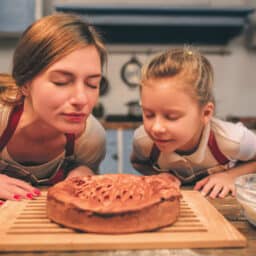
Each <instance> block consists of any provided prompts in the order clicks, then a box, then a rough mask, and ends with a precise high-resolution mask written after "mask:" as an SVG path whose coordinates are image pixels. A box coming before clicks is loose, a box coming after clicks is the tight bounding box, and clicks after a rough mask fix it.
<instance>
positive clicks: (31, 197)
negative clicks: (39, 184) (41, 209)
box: [26, 193, 34, 199]
mask: <svg viewBox="0 0 256 256" xmlns="http://www.w3.org/2000/svg"><path fill="white" fill-rule="evenodd" d="M26 197H27V198H28V199H33V198H34V196H33V194H31V193H27V194H26Z"/></svg>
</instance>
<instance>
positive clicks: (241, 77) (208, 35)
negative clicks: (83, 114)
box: [0, 0, 256, 173]
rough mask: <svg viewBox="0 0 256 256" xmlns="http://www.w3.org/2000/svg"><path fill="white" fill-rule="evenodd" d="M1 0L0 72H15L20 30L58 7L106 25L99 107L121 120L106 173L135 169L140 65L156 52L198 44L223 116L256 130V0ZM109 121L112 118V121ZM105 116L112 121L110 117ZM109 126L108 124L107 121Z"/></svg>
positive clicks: (112, 134) (112, 133) (100, 113)
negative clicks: (132, 154)
mask: <svg viewBox="0 0 256 256" xmlns="http://www.w3.org/2000/svg"><path fill="white" fill-rule="evenodd" d="M127 2H128V1H127V0H116V1H114V0H94V1H91V0H80V1H71V0H45V1H43V0H1V1H0V72H10V70H11V59H12V54H13V50H14V48H15V46H16V44H17V40H18V37H19V35H20V33H21V32H22V31H23V30H24V29H25V28H26V27H27V26H28V25H29V24H30V23H31V22H33V21H34V20H36V19H38V18H40V17H42V16H44V15H47V14H50V13H52V12H54V11H64V12H75V13H77V14H80V15H82V16H83V17H84V18H85V19H86V20H88V21H89V22H91V23H93V24H95V25H96V26H98V27H99V29H101V30H102V33H103V37H104V38H105V41H106V43H107V47H108V50H109V61H108V67H107V69H106V71H105V83H104V86H103V87H102V90H101V96H100V99H99V104H98V106H97V108H95V111H94V114H95V115H96V116H97V117H98V118H100V119H102V120H107V121H109V122H110V121H111V122H113V121H114V122H116V123H119V125H117V126H116V127H115V128H117V127H118V128H119V129H117V130H116V129H108V130H107V142H108V144H107V155H106V158H105V160H104V162H103V164H102V165H101V172H102V173H104V172H116V171H123V172H129V173H136V172H135V171H134V170H133V169H132V167H131V165H130V163H129V155H130V151H131V138H132V133H133V129H122V128H123V127H122V126H121V123H120V121H129V122H133V121H138V120H140V118H141V117H140V109H139V107H138V100H139V93H138V84H137V83H138V78H139V68H140V66H141V64H143V62H145V61H146V59H147V58H148V57H150V56H151V55H152V54H154V53H156V52H158V51H160V50H163V49H166V48H168V47H175V46H182V45H184V44H193V45H194V46H196V47H198V48H199V49H200V50H201V51H203V52H204V53H205V54H206V56H207V57H208V58H209V60H210V61H211V63H212V65H213V67H214V70H215V97H216V104H217V109H216V116H218V117H220V118H222V119H232V120H234V121H237V120H242V121H244V122H245V124H246V125H248V126H249V127H250V128H252V129H256V121H255V120H256V84H255V83H256V82H255V80H256V75H255V72H256V15H255V12H254V8H256V0H212V1H211V0H182V1H181V0H180V1H178V0H158V1H155V0H129V3H127ZM107 123H108V122H107ZM107 123H106V122H105V124H107ZM106 126H107V125H106Z"/></svg>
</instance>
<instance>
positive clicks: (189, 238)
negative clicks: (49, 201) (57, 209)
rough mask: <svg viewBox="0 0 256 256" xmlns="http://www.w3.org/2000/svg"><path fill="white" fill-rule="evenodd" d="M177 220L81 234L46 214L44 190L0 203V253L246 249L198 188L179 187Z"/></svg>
mask: <svg viewBox="0 0 256 256" xmlns="http://www.w3.org/2000/svg"><path fill="white" fill-rule="evenodd" d="M182 195H183V198H182V200H181V212H180V216H179V219H178V220H177V222H175V223H174V224H173V225H172V226H169V227H166V228H162V229H160V230H158V231H154V232H143V233H135V234H125V235H101V234H90V233H81V232H77V231H74V230H72V229H69V228H65V227H62V226H60V225H57V224H55V223H52V222H51V221H50V220H49V219H48V218H47V216H46V212H45V204H46V192H43V193H42V196H40V197H39V198H38V199H36V200H24V201H22V202H14V201H8V202H6V203H5V204H4V205H3V206H2V207H0V251H35V250H36V251H81V250H114V249H159V248H218V247H244V246H246V238H245V237H244V236H243V235H242V234H241V233H239V232H238V231H237V229H235V227H234V226H232V225H231V224H230V223H229V222H228V221H227V220H226V219H225V218H224V217H223V216H222V215H221V214H220V213H219V212H218V211H217V210H216V209H215V208H214V207H213V206H212V205H211V204H210V203H209V202H208V201H207V200H206V199H205V198H204V197H203V196H202V195H201V194H200V193H199V192H197V191H182Z"/></svg>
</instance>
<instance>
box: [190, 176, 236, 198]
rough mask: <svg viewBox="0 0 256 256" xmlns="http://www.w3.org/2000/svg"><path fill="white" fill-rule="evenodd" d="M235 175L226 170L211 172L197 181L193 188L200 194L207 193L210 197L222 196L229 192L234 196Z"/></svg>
mask: <svg viewBox="0 0 256 256" xmlns="http://www.w3.org/2000/svg"><path fill="white" fill-rule="evenodd" d="M234 182H235V177H233V175H230V173H229V172H228V171H226V172H221V173H215V174H211V175H210V176H208V177H206V178H203V179H202V180H200V181H198V182H197V183H196V185H195V186H194V189H195V190H200V191H201V193H202V195H204V196H206V195H209V196H210V197H211V198H216V197H220V198H224V197H226V196H227V195H228V194H229V193H231V194H232V196H235V185H234Z"/></svg>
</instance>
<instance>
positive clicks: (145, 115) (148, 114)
mask: <svg viewBox="0 0 256 256" xmlns="http://www.w3.org/2000/svg"><path fill="white" fill-rule="evenodd" d="M143 114H144V117H145V118H147V119H150V118H153V117H154V114H151V113H143Z"/></svg>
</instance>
